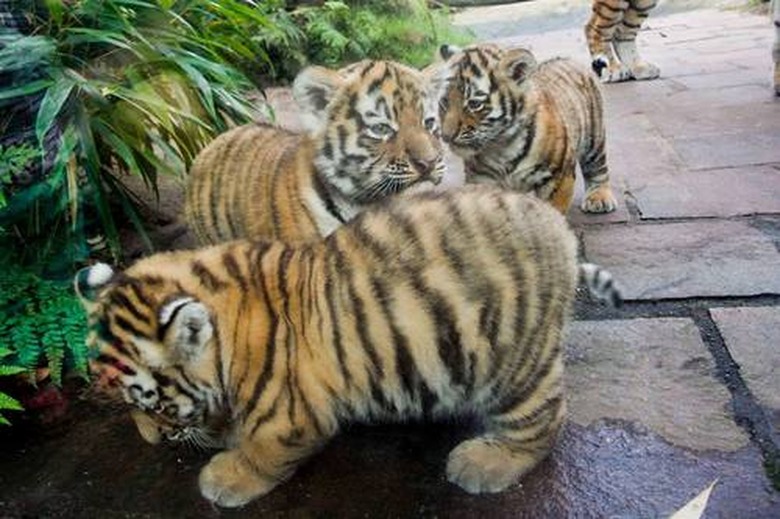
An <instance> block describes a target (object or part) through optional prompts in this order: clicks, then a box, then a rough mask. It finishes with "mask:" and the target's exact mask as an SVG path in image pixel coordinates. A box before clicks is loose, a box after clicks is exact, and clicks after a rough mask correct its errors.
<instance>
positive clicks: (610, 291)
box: [579, 263, 623, 308]
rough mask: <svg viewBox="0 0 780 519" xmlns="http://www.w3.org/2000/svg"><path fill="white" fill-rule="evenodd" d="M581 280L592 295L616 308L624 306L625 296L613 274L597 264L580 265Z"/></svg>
mask: <svg viewBox="0 0 780 519" xmlns="http://www.w3.org/2000/svg"><path fill="white" fill-rule="evenodd" d="M579 269H580V280H581V281H582V283H583V284H584V285H585V286H586V287H588V291H589V292H590V294H591V295H592V296H593V297H595V298H596V299H598V300H599V301H604V302H605V303H607V304H609V305H610V306H613V307H615V308H617V307H619V306H620V305H622V304H623V295H622V294H621V293H620V288H619V287H618V286H617V284H616V283H615V279H614V278H613V277H612V274H610V273H609V271H608V270H607V269H605V268H602V267H600V266H598V265H596V264H595V263H580V265H579Z"/></svg>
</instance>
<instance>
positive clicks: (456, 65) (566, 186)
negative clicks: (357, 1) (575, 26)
mask: <svg viewBox="0 0 780 519" xmlns="http://www.w3.org/2000/svg"><path fill="white" fill-rule="evenodd" d="M441 56H442V58H443V59H444V61H443V62H442V63H441V64H439V65H438V71H437V72H436V74H435V75H434V76H435V77H434V79H433V80H432V81H431V82H432V83H433V84H434V86H433V87H432V90H433V91H434V95H435V96H437V97H438V98H439V99H440V103H439V110H440V118H441V127H442V129H441V131H442V137H443V139H444V141H445V142H446V143H447V144H448V145H449V146H450V148H451V149H452V150H453V152H454V153H455V154H457V155H459V156H461V157H462V158H463V159H464V162H465V166H466V181H467V182H474V183H490V184H497V185H499V186H502V187H505V188H509V189H513V190H517V191H521V192H529V193H534V194H535V195H537V196H538V197H539V198H542V199H543V200H547V201H549V202H550V203H552V204H553V205H554V206H555V207H556V208H557V209H558V210H559V211H560V212H562V213H566V212H567V211H568V209H569V206H570V204H571V200H572V198H573V195H574V183H575V168H576V164H577V163H579V165H580V167H581V169H582V174H583V177H584V179H585V189H586V193H585V197H584V201H583V203H582V206H581V208H582V210H583V211H585V212H590V213H603V212H610V211H614V210H615V208H616V207H617V201H616V200H615V197H614V195H613V194H612V190H611V187H610V183H609V173H608V170H607V160H606V145H605V129H604V113H603V99H602V95H601V90H600V88H599V86H600V85H599V82H598V81H597V79H596V78H595V76H594V75H593V74H592V73H591V72H590V71H589V70H588V69H587V68H586V67H583V66H580V65H579V64H577V63H576V62H574V61H573V60H570V59H564V58H554V59H551V60H547V61H543V62H541V63H538V62H537V60H536V58H535V56H534V55H533V53H531V52H530V51H529V50H527V49H524V48H504V47H500V46H498V45H493V44H479V45H474V46H470V47H466V48H465V49H462V50H461V49H457V48H454V47H451V46H446V45H445V46H443V47H442V48H441Z"/></svg>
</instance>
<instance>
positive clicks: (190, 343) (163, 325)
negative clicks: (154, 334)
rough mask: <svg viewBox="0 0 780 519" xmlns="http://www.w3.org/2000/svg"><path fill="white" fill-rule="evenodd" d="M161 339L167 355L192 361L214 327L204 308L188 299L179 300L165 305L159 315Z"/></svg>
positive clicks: (210, 335)
mask: <svg viewBox="0 0 780 519" xmlns="http://www.w3.org/2000/svg"><path fill="white" fill-rule="evenodd" d="M158 321H159V323H160V335H161V336H162V338H163V340H164V341H165V343H166V344H167V345H168V347H169V348H170V353H172V354H173V355H176V356H178V357H179V358H182V359H184V360H193V359H194V358H196V357H198V355H200V353H201V352H203V350H204V349H205V348H206V346H207V345H208V343H209V341H211V339H212V337H213V336H214V326H213V324H212V323H211V315H210V314H209V311H208V309H207V308H206V306H205V305H204V304H203V303H201V302H200V301H196V300H195V299H193V298H191V297H181V298H178V299H174V300H173V301H171V302H169V303H167V304H166V305H164V306H163V307H162V308H161V309H160V312H159V315H158Z"/></svg>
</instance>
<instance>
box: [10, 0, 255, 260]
mask: <svg viewBox="0 0 780 519" xmlns="http://www.w3.org/2000/svg"><path fill="white" fill-rule="evenodd" d="M44 3H45V8H43V7H40V6H39V7H38V8H36V9H29V10H28V11H27V12H26V13H25V14H26V16H27V17H28V18H29V19H30V20H31V21H32V26H33V34H31V35H28V36H24V37H18V36H17V37H15V38H2V37H0V71H2V72H3V74H6V75H8V76H9V78H10V81H7V82H5V85H4V86H3V87H0V105H1V104H2V102H4V101H5V102H6V103H7V102H12V101H18V100H20V99H27V100H28V101H27V102H28V103H29V104H31V105H32V106H34V107H35V117H34V125H33V127H34V135H35V138H36V140H37V145H38V146H39V148H40V163H41V166H40V167H41V169H42V173H41V174H40V175H39V178H37V179H36V182H34V183H33V185H31V186H26V187H24V188H19V189H15V190H11V192H10V193H9V194H8V195H7V204H6V206H5V207H3V208H2V209H0V227H1V228H3V229H5V231H6V236H10V237H12V238H16V239H17V241H16V246H17V247H18V248H22V249H24V250H27V249H29V248H31V247H32V248H33V249H34V250H33V251H32V254H31V255H32V256H34V257H33V258H32V259H34V260H38V261H41V260H42V258H45V257H47V255H48V254H49V253H50V252H51V249H52V247H57V248H59V249H60V250H62V248H63V247H65V248H68V247H71V248H75V252H74V257H75V259H79V257H80V256H83V250H84V246H83V240H84V238H85V237H86V235H87V234H89V233H88V232H86V231H85V230H84V227H85V226H88V225H91V224H92V222H91V221H90V220H94V222H95V223H96V224H97V227H98V229H97V230H96V231H92V232H99V233H102V234H104V235H105V236H106V238H107V240H108V244H109V246H110V248H111V251H112V253H113V255H114V257H118V256H119V253H120V250H119V225H118V223H117V219H116V216H115V214H117V209H118V211H119V213H121V214H123V215H124V219H125V220H126V221H128V222H130V223H131V224H132V225H133V226H134V227H135V229H136V231H137V232H139V233H140V234H141V235H142V237H145V236H146V235H145V232H144V227H143V223H142V220H141V218H140V216H139V213H138V210H137V208H138V203H139V200H138V198H137V197H136V196H135V194H134V193H133V192H132V191H131V190H130V189H128V188H127V186H126V184H127V181H126V179H127V178H128V176H130V175H133V176H137V177H140V178H142V179H143V180H144V182H145V183H146V184H147V185H148V186H149V187H150V188H151V189H152V190H154V191H155V192H156V186H157V178H158V175H159V174H172V175H183V174H184V173H185V172H186V170H187V168H188V166H189V164H190V163H191V162H192V160H193V158H194V157H195V155H196V154H197V152H198V151H199V150H200V149H201V148H202V147H203V146H204V145H205V144H206V143H207V142H208V141H210V140H211V139H212V138H213V137H214V136H215V135H216V134H218V133H220V132H222V131H224V130H226V129H227V128H228V127H229V126H230V125H231V124H233V123H243V122H246V121H249V120H251V119H252V118H254V117H255V116H256V114H257V110H256V109H255V107H253V106H251V105H250V104H249V103H248V102H247V101H246V100H245V99H244V98H243V97H242V93H243V92H244V91H245V90H247V89H248V88H250V87H251V84H250V83H249V82H248V81H247V80H246V78H245V77H244V76H243V74H241V73H239V72H238V71H237V70H236V69H234V68H233V67H232V66H231V65H229V64H228V63H226V62H225V59H224V57H223V54H221V53H220V52H219V51H218V49H220V48H221V46H222V44H220V43H219V42H215V41H207V40H204V38H203V36H202V35H201V34H200V33H199V32H198V31H197V30H196V28H195V27H193V26H192V25H191V24H190V23H189V22H188V21H187V19H186V18H185V17H182V16H181V15H180V14H179V13H178V12H177V5H178V4H179V2H172V1H170V0H168V1H166V0H158V1H152V0H149V1H144V0H76V1H69V2H65V1H62V0H59V1H58V0H48V1H46V2H44ZM207 3H210V4H215V3H216V2H185V3H184V4H186V5H184V6H183V7H182V8H183V9H186V8H189V7H191V6H192V5H193V4H198V5H205V4H207ZM236 3H237V2H236ZM0 127H8V124H0ZM85 213H89V214H92V215H94V216H89V215H88V216H86V217H85ZM62 236H64V240H60V241H59V242H56V245H52V240H53V238H54V237H62ZM74 238H78V240H74ZM74 241H81V242H82V243H74ZM146 241H147V245H148V246H149V248H151V245H150V244H149V242H148V239H147V240H146ZM42 242H43V244H42Z"/></svg>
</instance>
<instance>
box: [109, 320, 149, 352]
mask: <svg viewBox="0 0 780 519" xmlns="http://www.w3.org/2000/svg"><path fill="white" fill-rule="evenodd" d="M114 324H116V325H117V326H118V327H119V328H122V329H123V330H124V331H126V332H127V333H129V334H131V335H134V336H136V337H141V338H145V339H150V340H151V339H153V337H149V335H147V334H146V332H142V331H141V330H139V329H138V328H137V327H136V326H135V325H134V324H133V323H131V322H130V321H128V320H127V319H125V318H124V317H122V316H121V315H116V314H115V315H114ZM112 346H114V347H116V345H115V344H112ZM117 349H119V348H117Z"/></svg>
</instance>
